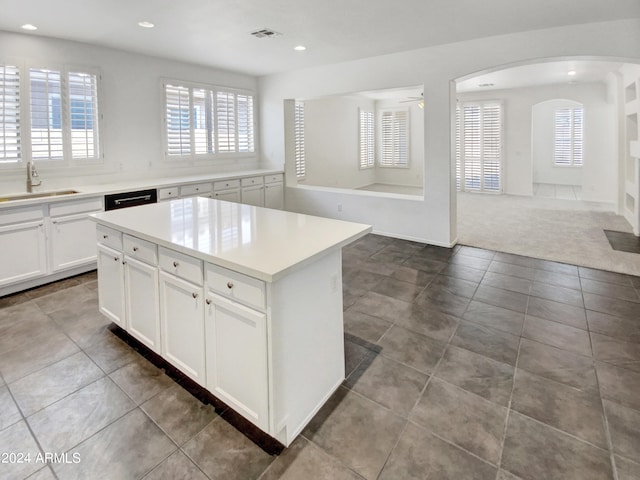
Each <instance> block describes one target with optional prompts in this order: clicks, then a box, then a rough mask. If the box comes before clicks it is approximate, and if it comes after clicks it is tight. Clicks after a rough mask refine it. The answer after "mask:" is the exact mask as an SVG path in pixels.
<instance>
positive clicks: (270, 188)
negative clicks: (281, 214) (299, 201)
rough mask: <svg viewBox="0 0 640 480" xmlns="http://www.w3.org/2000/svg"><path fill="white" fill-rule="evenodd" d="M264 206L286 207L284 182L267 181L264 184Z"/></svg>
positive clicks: (279, 208) (280, 208)
mask: <svg viewBox="0 0 640 480" xmlns="http://www.w3.org/2000/svg"><path fill="white" fill-rule="evenodd" d="M264 206H265V207H267V208H277V209H278V210H282V209H283V208H284V184H282V183H267V184H266V185H265V186H264Z"/></svg>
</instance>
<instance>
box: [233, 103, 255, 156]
mask: <svg viewBox="0 0 640 480" xmlns="http://www.w3.org/2000/svg"><path fill="white" fill-rule="evenodd" d="M237 101H238V152H253V151H254V150H255V147H254V140H253V97H252V96H251V95H237Z"/></svg>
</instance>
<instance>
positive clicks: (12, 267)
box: [0, 206, 95, 286]
mask: <svg viewBox="0 0 640 480" xmlns="http://www.w3.org/2000/svg"><path fill="white" fill-rule="evenodd" d="M91 240H92V241H93V235H91ZM93 250H94V251H95V242H93ZM0 265H2V268H0V272H1V273H0V286H3V285H9V284H12V283H15V282H20V281H24V280H28V279H31V278H36V277H39V276H42V275H45V274H46V273H47V257H46V234H45V215H44V210H43V208H42V207H41V206H38V207H26V208H15V209H8V210H5V211H2V212H1V213H0Z"/></svg>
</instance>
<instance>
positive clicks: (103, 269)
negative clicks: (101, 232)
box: [98, 244, 127, 330]
mask: <svg viewBox="0 0 640 480" xmlns="http://www.w3.org/2000/svg"><path fill="white" fill-rule="evenodd" d="M122 262H123V254H122V252H118V251H117V250H113V249H112V248H109V247H106V246H104V245H101V244H98V308H99V310H100V312H101V313H102V314H103V315H105V316H106V317H107V318H108V319H109V320H111V321H112V322H113V323H115V324H116V325H118V326H119V327H121V328H123V329H125V330H126V329H127V324H126V316H125V301H124V297H125V295H124V293H125V292H124V275H123V268H124V264H123V263H122Z"/></svg>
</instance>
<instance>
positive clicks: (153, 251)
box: [122, 234, 158, 265]
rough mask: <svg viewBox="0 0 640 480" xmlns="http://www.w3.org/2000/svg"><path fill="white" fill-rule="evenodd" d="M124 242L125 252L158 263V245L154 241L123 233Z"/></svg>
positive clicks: (148, 261)
mask: <svg viewBox="0 0 640 480" xmlns="http://www.w3.org/2000/svg"><path fill="white" fill-rule="evenodd" d="M122 243H123V245H124V253H126V254H127V255H129V256H131V257H134V258H137V259H138V260H142V261H143V262H146V263H149V264H151V265H157V264H158V253H157V247H156V245H155V244H154V243H151V242H148V241H146V240H142V239H141V238H137V237H132V236H131V235H126V234H125V235H123V238H122Z"/></svg>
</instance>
